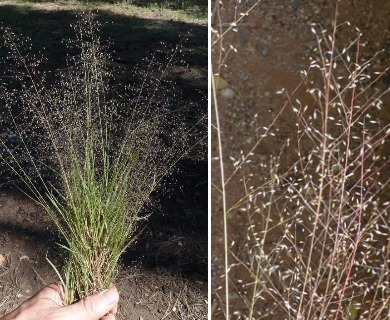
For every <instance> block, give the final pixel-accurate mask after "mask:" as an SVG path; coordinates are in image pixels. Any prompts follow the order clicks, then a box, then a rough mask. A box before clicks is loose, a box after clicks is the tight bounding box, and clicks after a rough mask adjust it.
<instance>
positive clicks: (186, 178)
mask: <svg viewBox="0 0 390 320" xmlns="http://www.w3.org/2000/svg"><path fill="white" fill-rule="evenodd" d="M86 9H99V10H98V11H97V13H96V14H97V18H98V20H99V21H100V22H101V23H103V28H102V33H101V39H102V40H103V41H105V43H107V40H110V42H111V45H110V48H109V52H110V53H112V57H113V61H111V62H110V64H111V65H112V66H113V67H114V68H115V69H116V70H118V71H120V73H119V76H118V78H119V81H122V82H127V81H128V80H129V79H130V80H133V79H132V78H131V77H133V70H134V68H135V67H136V66H141V67H142V63H145V62H144V61H143V58H145V57H147V56H149V55H150V54H151V53H153V52H155V50H159V49H161V48H162V47H161V44H160V42H163V43H165V44H167V45H170V46H175V45H176V44H178V43H179V42H180V40H181V37H182V36H184V35H187V37H188V39H187V40H186V41H185V42H184V43H183V48H182V50H183V53H184V54H183V59H184V60H185V64H186V65H187V66H186V67H183V64H182V63H180V64H179V63H178V65H177V66H173V67H171V68H170V69H169V75H168V78H169V79H170V80H172V81H174V82H175V83H176V84H177V85H176V88H177V90H178V93H179V94H180V95H181V96H182V97H183V99H184V100H185V101H189V102H191V103H193V106H194V109H193V110H192V112H191V114H189V115H188V119H186V120H187V121H189V122H193V123H195V122H197V120H198V119H199V117H200V116H201V115H202V114H204V113H205V112H206V110H207V103H206V102H205V96H206V92H207V91H206V90H207V25H206V21H204V20H203V21H202V20H195V19H191V18H189V17H183V16H180V15H178V14H176V13H175V12H171V11H161V10H149V9H145V8H136V7H130V6H126V4H122V5H120V6H114V5H108V4H102V5H100V6H99V5H89V6H88V5H85V4H81V3H78V2H74V3H69V2H44V3H37V4H31V3H28V4H26V3H22V2H19V1H7V2H1V3H0V21H1V22H2V23H4V24H5V25H7V26H10V27H11V28H12V29H13V30H14V31H15V32H17V33H22V34H24V35H26V36H29V37H30V38H31V42H32V45H33V51H34V52H39V51H40V52H42V53H43V54H44V55H45V56H46V57H47V60H45V61H44V65H43V68H44V69H45V70H46V71H53V70H54V71H55V70H58V69H63V68H66V55H65V54H66V53H67V52H68V53H69V51H67V49H66V43H64V41H63V40H67V39H72V37H73V36H74V35H73V31H72V29H71V27H70V24H71V23H74V22H75V21H76V14H77V13H78V12H80V11H82V10H86ZM5 54H6V51H5V50H4V49H3V48H1V49H0V56H4V55H5ZM70 54H72V52H70ZM162 63H164V61H162ZM2 71H3V70H1V73H2ZM134 81H138V80H137V79H134ZM3 129H4V128H3ZM199 130H205V127H202V128H201V127H199ZM168 134H169V133H168ZM196 134H200V135H202V134H201V132H198V133H195V135H196ZM1 188H2V189H1V193H0V317H1V316H2V315H4V314H6V313H8V312H9V311H11V310H12V309H13V308H15V307H16V306H17V305H19V304H20V303H21V302H22V301H24V300H25V299H27V298H28V297H30V296H32V295H33V294H34V293H35V292H37V291H38V290H39V289H40V288H42V286H44V285H46V284H49V283H51V282H53V281H55V280H57V277H56V274H55V272H54V271H53V270H52V268H51V267H50V266H49V264H48V262H47V261H46V258H48V259H50V261H52V262H53V263H54V264H55V265H57V266H59V267H60V266H61V264H62V261H63V257H62V256H61V252H60V250H59V248H58V246H57V244H56V243H57V242H59V241H60V239H58V236H57V234H56V232H55V228H54V226H53V224H52V223H51V221H50V219H49V218H48V217H47V216H46V214H45V213H44V212H43V211H42V210H41V208H39V207H38V206H37V205H35V204H34V202H33V201H32V200H31V199H29V198H28V197H26V196H25V195H24V194H23V193H21V192H20V191H18V189H16V188H14V187H12V184H10V183H9V182H8V181H2V182H1ZM152 200H153V201H152V203H153V205H152V206H151V207H148V208H146V210H148V213H152V214H151V216H150V219H149V221H148V224H147V228H146V230H145V231H144V232H143V234H142V235H141V237H140V238H139V240H138V242H137V243H136V244H135V245H134V246H133V247H131V248H130V249H129V250H128V251H127V252H126V253H125V254H124V256H123V258H122V259H121V262H120V266H119V269H118V276H117V278H116V282H115V284H116V285H117V287H118V289H119V290H120V292H121V300H120V307H119V314H118V319H144V320H151V319H206V318H207V306H208V303H207V296H208V292H207V280H208V279H207V221H208V219H207V159H206V145H205V144H203V145H200V146H199V147H197V148H196V149H195V150H194V151H193V152H192V153H191V155H189V157H188V158H186V159H183V160H182V161H181V162H180V163H179V164H178V170H177V171H175V173H174V174H173V175H172V176H171V177H168V178H167V180H166V181H165V185H164V188H163V189H161V190H157V191H156V192H155V194H154V195H153V199H152Z"/></svg>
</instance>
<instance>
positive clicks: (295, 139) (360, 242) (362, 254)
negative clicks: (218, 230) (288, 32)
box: [214, 22, 390, 320]
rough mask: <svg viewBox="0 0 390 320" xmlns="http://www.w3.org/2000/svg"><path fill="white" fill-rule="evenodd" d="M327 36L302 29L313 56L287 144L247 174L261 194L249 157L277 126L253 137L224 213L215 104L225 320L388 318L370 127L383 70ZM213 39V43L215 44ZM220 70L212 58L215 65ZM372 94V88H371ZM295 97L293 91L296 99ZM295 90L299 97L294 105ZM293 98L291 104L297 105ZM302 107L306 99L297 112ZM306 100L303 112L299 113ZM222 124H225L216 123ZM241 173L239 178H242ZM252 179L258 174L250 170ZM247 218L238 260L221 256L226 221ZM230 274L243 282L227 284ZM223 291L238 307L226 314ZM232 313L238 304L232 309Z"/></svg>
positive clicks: (382, 224)
mask: <svg viewBox="0 0 390 320" xmlns="http://www.w3.org/2000/svg"><path fill="white" fill-rule="evenodd" d="M334 25H335V27H334V29H333V30H332V31H331V33H330V34H329V33H328V32H326V31H325V30H322V29H321V28H320V27H319V26H313V29H312V31H313V33H314V34H315V35H316V37H317V42H318V49H317V51H316V52H317V57H315V58H314V59H313V60H312V62H311V65H310V67H309V69H308V70H307V71H304V72H303V73H302V76H303V80H302V83H301V84H300V86H299V87H298V88H297V89H296V90H294V93H293V94H290V93H286V92H285V91H281V92H279V93H286V96H287V99H288V100H287V104H286V105H285V107H284V108H283V109H282V110H286V108H290V110H292V111H293V112H294V113H295V114H296V116H297V123H296V128H297V135H296V136H295V135H291V136H290V137H288V139H287V143H286V146H285V148H284V150H283V154H286V152H287V153H289V154H291V155H295V157H291V158H289V159H293V161H292V162H286V157H281V156H280V155H270V161H269V163H261V164H260V165H257V166H256V170H260V174H259V175H262V183H261V184H253V185H251V182H250V181H251V176H253V172H250V173H249V174H244V173H245V172H248V170H250V169H248V168H250V164H249V162H250V161H252V162H253V161H255V159H256V150H258V149H257V148H258V147H259V146H261V143H262V142H263V141H264V139H267V138H268V137H269V136H271V135H272V136H275V135H277V128H276V124H277V122H278V119H274V121H273V122H272V123H271V124H270V125H269V126H268V127H262V128H260V130H261V132H260V133H258V135H257V136H259V137H260V138H259V139H258V140H257V142H256V143H255V145H254V147H253V148H252V149H251V150H250V152H248V153H247V154H245V155H244V154H243V155H242V158H241V160H239V161H237V162H235V164H234V168H233V169H232V170H230V172H233V175H237V174H238V173H240V172H243V178H242V181H243V182H244V185H245V190H244V191H245V193H244V195H243V196H242V198H241V199H240V200H239V201H238V202H237V203H234V204H233V205H231V206H228V205H227V203H229V199H228V197H229V194H228V193H227V191H226V190H228V183H229V182H230V181H231V179H232V176H233V175H230V176H225V175H224V167H226V163H225V162H224V158H223V152H222V151H223V143H222V138H221V130H222V129H223V128H221V126H220V122H219V119H218V117H219V116H218V109H217V107H218V101H217V95H216V94H215V95H214V104H215V116H216V121H217V122H216V123H217V125H216V127H217V129H218V132H217V134H218V138H219V140H218V146H219V149H220V154H219V166H220V170H221V184H220V187H218V190H219V191H220V192H221V193H222V197H221V199H222V202H223V210H224V212H223V213H224V221H225V229H224V233H225V273H224V275H223V277H225V280H226V282H225V288H223V289H224V290H225V296H224V297H223V298H221V305H222V306H223V308H224V311H225V317H226V319H229V318H230V316H231V315H233V314H235V315H237V316H238V317H240V316H241V317H243V318H245V319H246V318H248V319H263V318H264V319H268V318H271V317H273V318H278V319H313V320H314V319H332V320H335V319H348V320H356V319H387V318H388V317H389V315H390V308H389V306H390V300H389V299H390V298H389V297H390V292H389V288H390V280H389V279H390V269H389V264H388V262H389V256H390V247H389V238H388V235H389V233H390V224H389V205H390V202H389V201H388V199H389V198H388V192H389V182H390V180H389V176H388V171H387V168H388V166H389V161H390V160H389V159H388V157H386V156H385V153H386V152H385V150H386V148H388V147H389V145H388V141H389V140H388V139H389V134H390V124H389V123H383V122H381V121H380V118H381V112H383V110H382V105H383V102H382V100H383V98H384V96H385V95H387V94H388V92H389V89H388V87H386V86H384V84H383V83H380V82H381V79H383V76H384V75H385V74H387V73H388V69H385V70H381V71H374V70H373V65H374V63H373V61H375V59H376V56H374V57H373V58H371V59H364V58H362V53H361V51H363V50H364V44H363V43H362V42H361V33H360V31H359V30H357V34H358V35H357V37H356V39H354V40H353V41H352V42H351V43H349V44H348V45H346V46H345V47H344V49H343V50H337V47H338V46H336V34H337V33H338V32H339V27H340V26H338V25H337V23H336V22H335V23H334ZM222 40H223V39H220V38H217V40H216V43H218V42H222ZM220 61H222V60H220ZM377 88H382V89H379V90H378V89H377ZM302 89H304V90H302ZM302 91H305V92H306V95H302ZM298 92H300V95H298ZM301 101H305V102H304V103H302V102H301ZM307 101H310V103H307ZM225 121H226V120H225ZM244 168H245V170H244ZM256 174H258V172H256ZM238 208H239V209H240V210H241V211H242V212H246V213H247V216H248V229H247V239H248V242H247V248H248V250H247V252H246V253H243V252H237V253H235V252H234V246H233V247H229V244H228V236H230V237H231V238H232V239H234V235H228V234H227V233H228V228H227V224H228V220H227V219H226V217H227V216H228V215H229V214H232V213H233V212H234V211H235V210H237V209H238ZM234 268H239V269H240V271H237V272H236V274H237V273H240V274H242V275H246V277H245V276H244V277H243V278H232V276H231V275H230V274H231V272H232V270H233V269H234ZM233 286H234V289H235V291H236V292H237V293H238V295H239V297H240V298H241V300H242V303H243V305H245V308H241V309H237V310H234V309H233V310H232V309H231V307H230V308H229V304H232V303H231V301H230V296H231V295H230V294H229V292H230V291H231V290H232V289H229V288H232V287H233ZM236 305H237V303H236Z"/></svg>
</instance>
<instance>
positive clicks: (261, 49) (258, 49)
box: [257, 46, 269, 57]
mask: <svg viewBox="0 0 390 320" xmlns="http://www.w3.org/2000/svg"><path fill="white" fill-rule="evenodd" d="M257 51H259V52H260V53H261V54H262V55H263V56H264V57H266V56H268V54H269V49H268V48H267V47H262V46H261V47H258V48H257Z"/></svg>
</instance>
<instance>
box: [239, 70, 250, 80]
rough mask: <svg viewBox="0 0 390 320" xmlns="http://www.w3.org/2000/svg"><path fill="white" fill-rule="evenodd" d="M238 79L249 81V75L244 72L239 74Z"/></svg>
mask: <svg viewBox="0 0 390 320" xmlns="http://www.w3.org/2000/svg"><path fill="white" fill-rule="evenodd" d="M240 79H241V80H248V79H249V73H248V72H245V71H241V72H240Z"/></svg>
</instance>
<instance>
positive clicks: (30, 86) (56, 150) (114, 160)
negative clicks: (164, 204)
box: [0, 14, 192, 303]
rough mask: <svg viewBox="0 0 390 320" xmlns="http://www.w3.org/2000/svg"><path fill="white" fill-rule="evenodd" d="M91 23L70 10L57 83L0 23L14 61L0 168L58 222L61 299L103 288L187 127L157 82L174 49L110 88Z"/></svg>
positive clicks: (5, 95)
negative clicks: (71, 32) (132, 82)
mask: <svg viewBox="0 0 390 320" xmlns="http://www.w3.org/2000/svg"><path fill="white" fill-rule="evenodd" d="M99 28H100V25H99V23H98V22H97V21H95V20H94V18H93V16H92V15H91V14H83V15H81V16H80V17H79V19H78V22H77V24H76V25H75V30H76V40H75V41H73V42H71V43H70V45H71V46H72V50H76V51H77V52H78V55H77V56H74V57H69V59H68V67H67V68H66V70H65V71H63V72H60V73H59V74H58V77H57V80H56V81H52V80H50V81H49V80H48V78H50V79H52V78H53V75H52V74H49V76H47V75H46V74H44V73H42V72H41V71H39V64H40V61H41V58H39V57H37V56H34V55H32V54H31V50H30V48H29V45H28V42H23V40H22V38H21V37H19V36H17V35H16V34H14V33H13V32H12V31H11V30H10V29H8V28H3V29H2V36H3V40H4V43H5V45H6V47H7V48H8V49H9V52H10V54H9V55H8V57H7V60H6V62H7V65H8V66H10V65H13V66H14V68H13V69H11V68H9V69H8V74H7V76H6V77H4V78H3V80H2V82H1V83H0V85H1V87H2V90H1V94H0V98H1V101H2V103H3V105H4V109H3V110H2V111H3V112H2V114H4V115H6V116H4V118H2V120H3V128H5V125H4V123H5V124H6V125H7V127H6V128H7V129H5V130H8V131H3V133H2V137H1V148H2V150H1V158H2V160H3V161H2V163H3V164H2V169H3V170H4V171H6V172H7V174H11V175H13V176H14V177H16V178H19V179H21V180H23V181H24V183H25V184H27V186H28V189H29V191H28V194H29V195H30V196H31V197H32V198H33V199H34V200H35V201H37V202H38V203H39V204H40V205H41V206H43V207H44V208H45V210H46V211H47V212H48V213H49V215H50V216H51V218H52V219H53V221H54V222H55V224H56V226H57V228H58V231H59V233H60V235H61V237H62V239H63V243H62V244H61V246H62V248H63V249H64V250H65V252H66V261H65V267H64V270H63V272H58V274H59V275H60V277H61V278H62V281H63V284H64V288H65V290H66V293H67V294H66V295H65V296H66V297H67V299H68V300H67V301H66V303H72V301H74V300H75V299H80V298H82V297H84V296H86V295H89V294H91V293H93V292H96V291H97V290H101V289H103V288H108V287H109V286H110V283H111V282H112V281H113V279H114V276H115V273H116V265H117V262H118V259H119V257H120V255H121V254H122V253H123V252H124V250H125V249H126V248H127V247H128V246H129V245H130V244H131V243H133V242H134V241H135V240H136V239H137V236H138V234H139V232H140V231H141V230H142V228H140V220H142V218H141V217H140V211H141V209H142V207H143V206H144V205H145V203H147V201H148V199H149V196H150V194H151V193H152V192H153V191H154V190H155V189H156V187H157V186H158V185H159V183H160V182H161V180H162V179H163V178H164V177H165V176H166V175H167V174H169V173H170V172H171V170H172V168H173V167H174V165H175V164H176V163H177V161H179V160H180V159H181V158H182V157H183V156H184V155H185V154H186V152H187V151H188V150H189V149H190V147H189V146H188V141H187V138H188V135H189V132H190V131H191V130H192V128H191V127H188V126H187V127H186V125H185V124H184V123H183V122H181V118H180V117H181V115H182V114H183V113H184V112H185V110H186V109H185V107H184V104H183V103H182V102H181V101H180V98H179V97H178V96H177V95H175V94H171V93H170V92H171V91H168V90H167V88H166V87H165V86H166V85H165V84H164V76H165V75H166V69H167V68H168V67H169V66H170V65H171V64H172V63H173V61H174V60H173V58H174V56H175V54H176V53H177V52H176V51H178V50H179V49H178V48H176V49H173V50H172V51H171V52H170V53H169V56H168V58H167V60H166V63H165V64H164V63H161V61H157V60H156V59H153V58H152V59H151V60H149V62H148V63H149V69H146V71H143V72H141V73H136V76H137V77H139V76H140V75H141V78H139V79H137V80H138V82H137V83H139V85H137V86H134V87H130V88H129V87H127V89H126V90H124V89H123V88H122V89H118V87H117V86H113V85H111V83H112V82H113V76H112V75H111V73H110V71H109V70H110V68H109V65H108V61H110V60H111V59H110V57H109V55H108V54H107V53H105V52H104V51H105V50H104V48H102V47H101V44H100V43H101V42H100V40H99ZM4 79H5V80H4ZM168 85H169V86H171V85H172V84H171V83H168ZM167 128H170V130H172V133H171V134H170V135H169V136H167V135H166V133H164V130H166V129H167ZM3 174H4V172H3Z"/></svg>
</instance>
